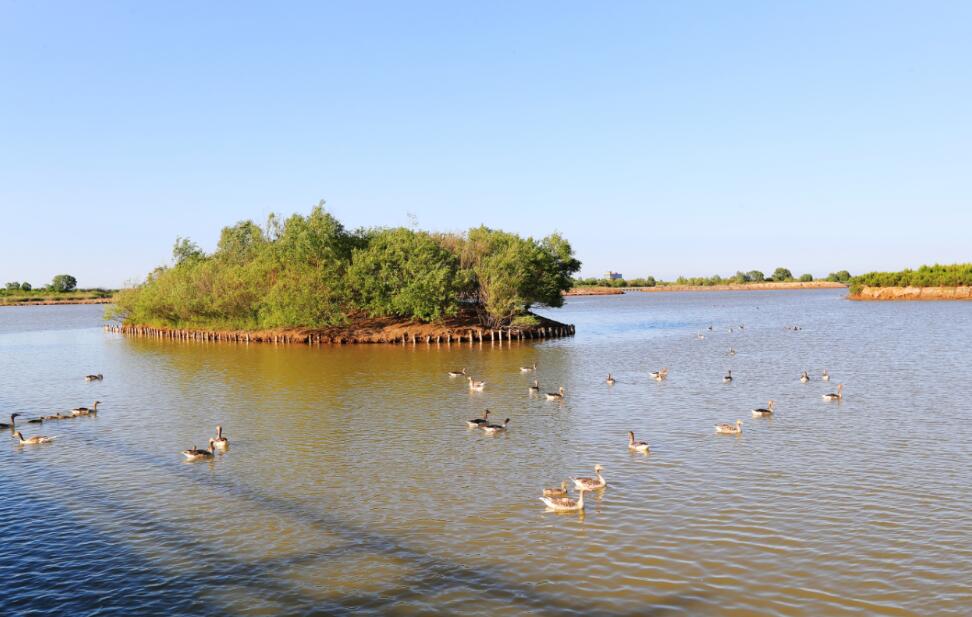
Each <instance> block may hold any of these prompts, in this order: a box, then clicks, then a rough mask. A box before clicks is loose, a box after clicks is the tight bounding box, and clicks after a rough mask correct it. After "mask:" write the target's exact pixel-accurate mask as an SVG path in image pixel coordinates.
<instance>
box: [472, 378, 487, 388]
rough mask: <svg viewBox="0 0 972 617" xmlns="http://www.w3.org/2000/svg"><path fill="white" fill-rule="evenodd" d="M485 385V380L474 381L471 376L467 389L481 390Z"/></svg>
mask: <svg viewBox="0 0 972 617" xmlns="http://www.w3.org/2000/svg"><path fill="white" fill-rule="evenodd" d="M485 387H486V382H485V381H474V380H473V378H472V377H470V378H469V389H470V390H476V391H477V392H482V391H483V388H485Z"/></svg>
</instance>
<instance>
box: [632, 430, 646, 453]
mask: <svg viewBox="0 0 972 617" xmlns="http://www.w3.org/2000/svg"><path fill="white" fill-rule="evenodd" d="M628 449H629V450H634V451H635V452H641V453H643V454H648V443H647V442H645V441H635V436H634V431H628Z"/></svg>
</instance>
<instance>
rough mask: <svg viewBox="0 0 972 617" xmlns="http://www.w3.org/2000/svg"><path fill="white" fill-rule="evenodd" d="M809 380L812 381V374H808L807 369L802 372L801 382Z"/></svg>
mask: <svg viewBox="0 0 972 617" xmlns="http://www.w3.org/2000/svg"><path fill="white" fill-rule="evenodd" d="M808 381H810V375H808V374H807V372H806V371H803V373H801V374H800V383H807V382H808Z"/></svg>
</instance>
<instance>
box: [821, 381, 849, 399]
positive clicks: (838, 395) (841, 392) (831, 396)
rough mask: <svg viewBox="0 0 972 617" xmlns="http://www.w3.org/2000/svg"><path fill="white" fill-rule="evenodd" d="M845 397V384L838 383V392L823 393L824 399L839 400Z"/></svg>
mask: <svg viewBox="0 0 972 617" xmlns="http://www.w3.org/2000/svg"><path fill="white" fill-rule="evenodd" d="M842 398H844V384H842V383H839V384H837V392H831V393H829V394H824V395H823V400H825V401H839V400H841V399H842Z"/></svg>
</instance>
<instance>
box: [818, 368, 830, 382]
mask: <svg viewBox="0 0 972 617" xmlns="http://www.w3.org/2000/svg"><path fill="white" fill-rule="evenodd" d="M820 379H823V380H824V381H830V373H828V372H827V369H824V372H823V375H821V376H820Z"/></svg>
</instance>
